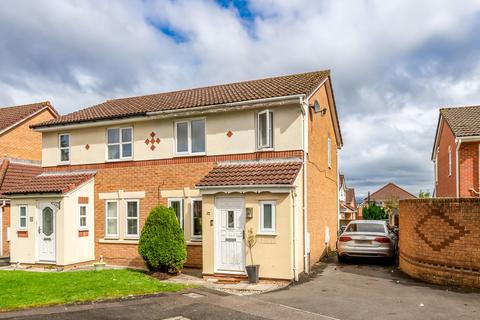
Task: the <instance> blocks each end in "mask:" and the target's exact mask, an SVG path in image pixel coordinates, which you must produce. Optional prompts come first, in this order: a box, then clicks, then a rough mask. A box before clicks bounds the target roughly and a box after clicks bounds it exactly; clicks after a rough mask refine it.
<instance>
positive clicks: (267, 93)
mask: <svg viewBox="0 0 480 320" xmlns="http://www.w3.org/2000/svg"><path fill="white" fill-rule="evenodd" d="M329 75H330V71H329V70H326V71H316V72H308V73H301V74H294V75H288V76H281V77H274V78H266V79H259V80H251V81H244V82H236V83H230V84H223V85H216V86H209V87H203V88H196V89H188V90H180V91H173V92H166V93H158V94H152V95H146V96H139V97H130V98H121V99H114V100H107V101H105V102H103V103H101V104H98V105H95V106H92V107H89V108H86V109H82V110H79V111H76V112H73V113H70V114H67V115H64V116H61V117H59V118H57V119H52V120H49V121H46V122H43V123H40V124H36V125H34V126H32V127H44V126H52V125H63V124H71V123H79V122H87V121H96V120H102V119H112V118H125V117H133V116H145V115H146V114H147V113H148V112H156V111H167V110H181V109H187V108H195V107H203V106H210V105H221V104H226V103H234V102H241V101H248V100H257V99H266V98H273V97H283V96H291V95H297V94H305V95H308V94H310V93H312V92H313V91H314V90H315V89H316V87H317V86H318V85H319V84H320V83H321V81H323V80H324V79H325V78H326V77H328V76H329Z"/></svg>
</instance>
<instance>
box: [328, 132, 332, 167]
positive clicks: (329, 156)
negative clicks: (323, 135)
mask: <svg viewBox="0 0 480 320" xmlns="http://www.w3.org/2000/svg"><path fill="white" fill-rule="evenodd" d="M327 164H328V167H329V168H331V167H332V139H330V138H328V140H327Z"/></svg>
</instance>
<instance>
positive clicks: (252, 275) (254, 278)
mask: <svg viewBox="0 0 480 320" xmlns="http://www.w3.org/2000/svg"><path fill="white" fill-rule="evenodd" d="M245 268H246V269H247V275H248V282H249V283H258V276H259V274H260V265H258V264H255V265H250V266H246V267H245Z"/></svg>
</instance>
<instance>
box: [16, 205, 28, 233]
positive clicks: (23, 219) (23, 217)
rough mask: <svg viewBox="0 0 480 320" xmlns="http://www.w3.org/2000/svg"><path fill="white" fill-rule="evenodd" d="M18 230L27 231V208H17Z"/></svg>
mask: <svg viewBox="0 0 480 320" xmlns="http://www.w3.org/2000/svg"><path fill="white" fill-rule="evenodd" d="M18 210H19V218H20V221H19V225H18V226H19V228H20V229H27V206H19V207H18Z"/></svg>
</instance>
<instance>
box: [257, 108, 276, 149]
mask: <svg viewBox="0 0 480 320" xmlns="http://www.w3.org/2000/svg"><path fill="white" fill-rule="evenodd" d="M257 148H258V149H269V148H273V112H272V111H270V110H265V111H262V112H259V113H258V114H257Z"/></svg>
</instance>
